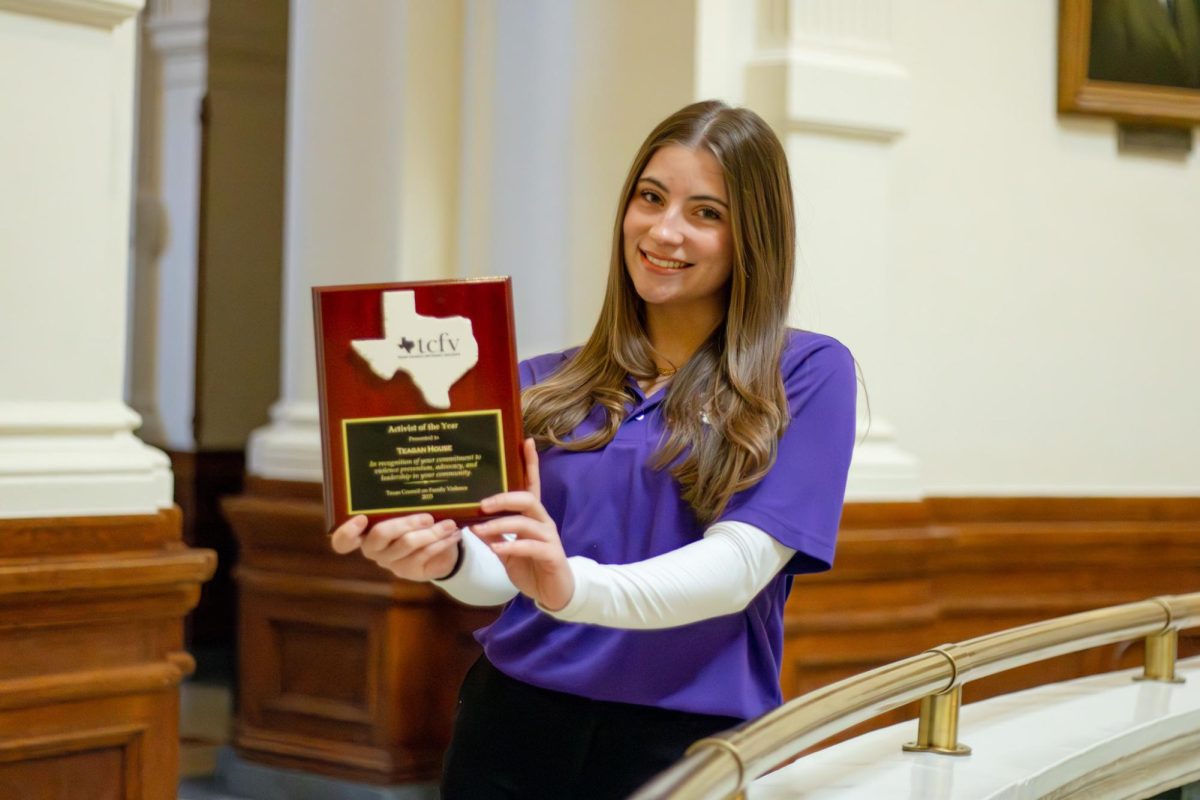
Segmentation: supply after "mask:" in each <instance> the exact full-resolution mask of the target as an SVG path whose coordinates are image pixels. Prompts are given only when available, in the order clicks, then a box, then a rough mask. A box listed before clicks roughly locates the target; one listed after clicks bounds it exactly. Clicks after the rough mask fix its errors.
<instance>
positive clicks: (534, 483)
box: [525, 439, 542, 502]
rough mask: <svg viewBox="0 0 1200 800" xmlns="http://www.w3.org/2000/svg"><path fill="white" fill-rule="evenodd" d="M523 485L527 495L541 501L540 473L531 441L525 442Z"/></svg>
mask: <svg viewBox="0 0 1200 800" xmlns="http://www.w3.org/2000/svg"><path fill="white" fill-rule="evenodd" d="M525 483H526V484H527V486H528V489H529V493H530V494H532V495H533V496H534V497H536V498H538V501H539V502H540V501H541V497H542V473H541V468H540V467H539V466H538V452H537V445H536V444H534V441H533V439H526V440H525Z"/></svg>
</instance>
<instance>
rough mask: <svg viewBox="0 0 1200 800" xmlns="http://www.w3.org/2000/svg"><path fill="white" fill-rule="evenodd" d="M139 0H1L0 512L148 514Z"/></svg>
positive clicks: (153, 506) (156, 467)
mask: <svg viewBox="0 0 1200 800" xmlns="http://www.w3.org/2000/svg"><path fill="white" fill-rule="evenodd" d="M141 5H142V3H141V0H45V1H44V2H40V3H31V2H27V1H26V0H0V119H3V120H5V123H4V124H3V125H0V303H2V304H3V311H2V313H0V517H6V518H22V517H46V516H71V515H106V514H147V513H154V512H155V511H156V510H157V509H159V508H162V507H165V506H167V505H169V504H170V502H171V474H170V469H169V465H168V462H167V459H166V456H165V455H164V454H162V453H161V452H159V451H158V450H155V449H153V448H151V447H148V446H146V445H145V444H143V443H142V442H141V441H139V440H138V439H137V438H136V437H134V435H133V433H132V431H133V430H134V429H135V428H136V427H137V425H138V424H139V418H138V415H137V414H136V413H134V412H133V411H132V410H131V409H130V408H128V407H127V406H126V405H125V404H124V402H123V400H122V398H123V391H124V382H125V381H124V371H125V359H126V348H125V343H126V286H127V281H128V254H129V212H130V183H131V174H132V143H133V118H134V114H133V108H134V103H133V88H134V58H135V53H136V44H137V26H136V14H137V12H138V11H139V10H140V8H141Z"/></svg>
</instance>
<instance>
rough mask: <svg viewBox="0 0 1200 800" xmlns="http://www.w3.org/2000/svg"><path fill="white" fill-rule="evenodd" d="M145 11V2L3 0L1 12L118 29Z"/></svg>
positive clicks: (1, 0) (0, 3) (0, 0)
mask: <svg viewBox="0 0 1200 800" xmlns="http://www.w3.org/2000/svg"><path fill="white" fill-rule="evenodd" d="M141 10H142V0H0V11H8V12H11V13H14V14H26V15H28V16H31V17H45V18H47V19H54V20H58V21H59V22H71V23H75V24H77V25H90V26H92V27H94V28H115V27H116V26H117V25H120V24H121V23H122V22H124V21H125V20H127V19H131V18H133V17H134V16H135V15H137V13H138V12H139V11H141Z"/></svg>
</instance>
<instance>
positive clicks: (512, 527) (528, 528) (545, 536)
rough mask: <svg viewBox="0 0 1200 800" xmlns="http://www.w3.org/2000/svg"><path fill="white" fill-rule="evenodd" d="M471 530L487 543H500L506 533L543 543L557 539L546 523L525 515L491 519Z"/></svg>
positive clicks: (473, 526) (472, 527) (474, 526)
mask: <svg viewBox="0 0 1200 800" xmlns="http://www.w3.org/2000/svg"><path fill="white" fill-rule="evenodd" d="M471 530H472V531H474V532H475V535H476V536H478V537H479V538H480V539H483V540H484V541H487V542H490V541H499V540H501V539H502V538H504V534H506V533H515V534H516V535H517V536H519V537H522V538H526V539H537V540H539V541H543V542H548V541H551V540H552V539H556V538H557V536H552V535H551V533H550V531H549V530H547V526H546V525H545V524H544V523H542V522H539V521H538V520H535V519H532V518H530V517H526V516H524V515H521V516H512V517H499V518H497V519H490V520H488V521H487V522H481V523H479V524H478V525H472V526H471Z"/></svg>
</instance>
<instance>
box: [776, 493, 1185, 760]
mask: <svg viewBox="0 0 1200 800" xmlns="http://www.w3.org/2000/svg"><path fill="white" fill-rule="evenodd" d="M1197 589H1200V499H1197V498H1082V499H1081V498H981V499H973V498H931V499H928V500H926V501H924V502H923V503H918V504H912V505H911V506H910V507H907V508H906V507H904V506H902V505H897V504H878V505H850V506H847V509H846V514H845V517H844V524H843V531H842V538H841V544H840V546H839V550H838V556H837V564H836V565H835V568H834V570H833V571H832V572H830V573H827V574H824V575H818V576H805V577H802V578H799V579H797V581H796V584H795V588H794V589H793V593H792V597H791V599H790V600H789V603H788V615H787V627H786V634H785V635H786V640H785V663H784V668H783V676H782V677H783V686H784V692H785V696H787V697H792V696H796V695H797V694H800V693H803V692H805V691H809V690H811V689H813V688H817V687H819V686H822V685H825V684H827V683H829V682H831V681H834V680H839V679H841V678H844V677H848V676H849V675H851V674H855V673H858V672H862V671H865V670H867V669H871V668H873V667H876V666H880V665H882V664H885V663H887V662H889V661H894V660H897V659H900V658H904V657H907V656H910V655H914V654H916V653H919V652H921V651H922V650H925V649H928V648H929V647H933V646H936V645H938V644H942V643H945V642H954V641H961V640H964V639H969V638H972V637H975V636H981V635H984V634H987V633H991V632H994V631H998V630H1002V629H1005V628H1011V627H1015V626H1018V625H1024V624H1027V623H1030V622H1037V621H1040V620H1045V619H1050V618H1053V617H1057V616H1062V615H1065V614H1071V613H1076V612H1079V611H1086V610H1090V609H1093V608H1100V607H1103V606H1109V605H1116V604H1120V603H1126V602H1132V601H1135V600H1142V599H1145V598H1147V597H1152V596H1154V595H1159V594H1177V593H1185V592H1191V591H1196V590H1197ZM1184 641H1185V642H1188V644H1186V645H1182V646H1181V651H1182V650H1183V649H1184V648H1186V647H1194V646H1197V644H1196V642H1195V640H1193V639H1187V638H1185V639H1184ZM1140 647H1141V645H1140V643H1132V644H1124V645H1116V646H1112V647H1106V648H1097V649H1095V650H1090V651H1086V652H1083V653H1076V654H1071V655H1066V656H1061V657H1059V658H1056V659H1052V660H1049V661H1046V662H1043V663H1040V664H1036V665H1031V666H1029V667H1025V668H1022V669H1018V670H1013V671H1010V672H1006V673H1001V674H999V675H994V676H991V677H989V678H986V679H983V680H980V681H977V682H975V683H972V684H968V686H967V687H966V689H965V692H964V695H965V697H966V699H967V700H968V701H974V700H980V699H983V698H986V697H991V696H994V695H996V694H1002V693H1006V692H1011V691H1015V690H1018V689H1023V688H1028V687H1031V686H1035V685H1039V684H1043V683H1048V682H1053V681H1060V680H1067V679H1069V678H1074V677H1079V676H1082V675H1086V674H1093V673H1097V672H1103V671H1110V670H1113V669H1117V668H1120V667H1125V666H1133V665H1136V664H1137V663H1140V662H1138V661H1137V656H1136V653H1137V652H1139V651H1140ZM912 716H913V713H912V710H911V709H905V710H902V711H899V712H894V713H892V714H889V715H887V716H886V717H881V718H879V719H877V720H876V721H875V722H873V723H868V724H866V725H865V726H861V727H860V728H857V729H856V730H857V731H863V730H869V729H872V728H875V727H882V726H883V725H885V724H891V723H892V722H895V721H897V720H898V719H907V718H911V717H912ZM839 738H845V737H839Z"/></svg>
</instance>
